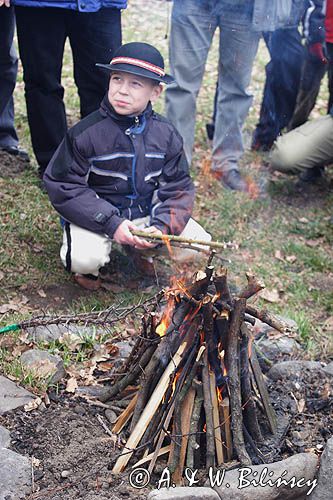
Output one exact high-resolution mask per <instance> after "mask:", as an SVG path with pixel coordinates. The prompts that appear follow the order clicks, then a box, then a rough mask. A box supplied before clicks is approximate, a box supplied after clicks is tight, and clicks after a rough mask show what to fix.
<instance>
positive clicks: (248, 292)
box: [238, 273, 265, 299]
mask: <svg viewBox="0 0 333 500" xmlns="http://www.w3.org/2000/svg"><path fill="white" fill-rule="evenodd" d="M246 279H247V285H246V286H245V287H244V288H243V289H242V290H241V291H240V292H239V294H238V297H239V298H243V299H249V298H250V297H252V296H253V295H255V294H256V293H258V292H260V290H262V289H263V288H265V284H264V282H263V281H261V280H259V279H258V278H257V277H256V276H255V275H254V274H252V273H246Z"/></svg>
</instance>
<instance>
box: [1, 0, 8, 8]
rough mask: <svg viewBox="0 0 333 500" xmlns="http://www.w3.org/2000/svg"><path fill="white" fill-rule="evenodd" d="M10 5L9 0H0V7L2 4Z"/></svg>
mask: <svg viewBox="0 0 333 500" xmlns="http://www.w3.org/2000/svg"><path fill="white" fill-rule="evenodd" d="M3 5H4V6H5V7H10V0H0V7H2V6H3Z"/></svg>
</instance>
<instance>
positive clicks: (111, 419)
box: [105, 410, 118, 424]
mask: <svg viewBox="0 0 333 500" xmlns="http://www.w3.org/2000/svg"><path fill="white" fill-rule="evenodd" d="M105 417H106V418H107V419H108V421H109V422H110V424H114V423H115V421H116V420H117V418H118V417H117V414H116V413H115V412H114V411H113V410H105Z"/></svg>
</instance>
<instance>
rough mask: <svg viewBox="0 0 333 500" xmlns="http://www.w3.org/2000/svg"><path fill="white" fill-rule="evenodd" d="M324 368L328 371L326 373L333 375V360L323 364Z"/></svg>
mask: <svg viewBox="0 0 333 500" xmlns="http://www.w3.org/2000/svg"><path fill="white" fill-rule="evenodd" d="M323 370H324V372H325V373H326V375H332V376H333V361H331V362H330V363H329V364H328V365H326V366H323Z"/></svg>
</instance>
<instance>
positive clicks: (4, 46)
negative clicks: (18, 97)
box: [0, 6, 18, 147]
mask: <svg viewBox="0 0 333 500" xmlns="http://www.w3.org/2000/svg"><path fill="white" fill-rule="evenodd" d="M14 30H15V14H14V7H9V8H8V7H4V6H3V7H0V147H4V146H17V144H18V138H17V135H16V131H15V127H14V100H13V92H14V88H15V84H16V75H17V61H18V59H17V54H16V50H15V47H14V44H13V38H14Z"/></svg>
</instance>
